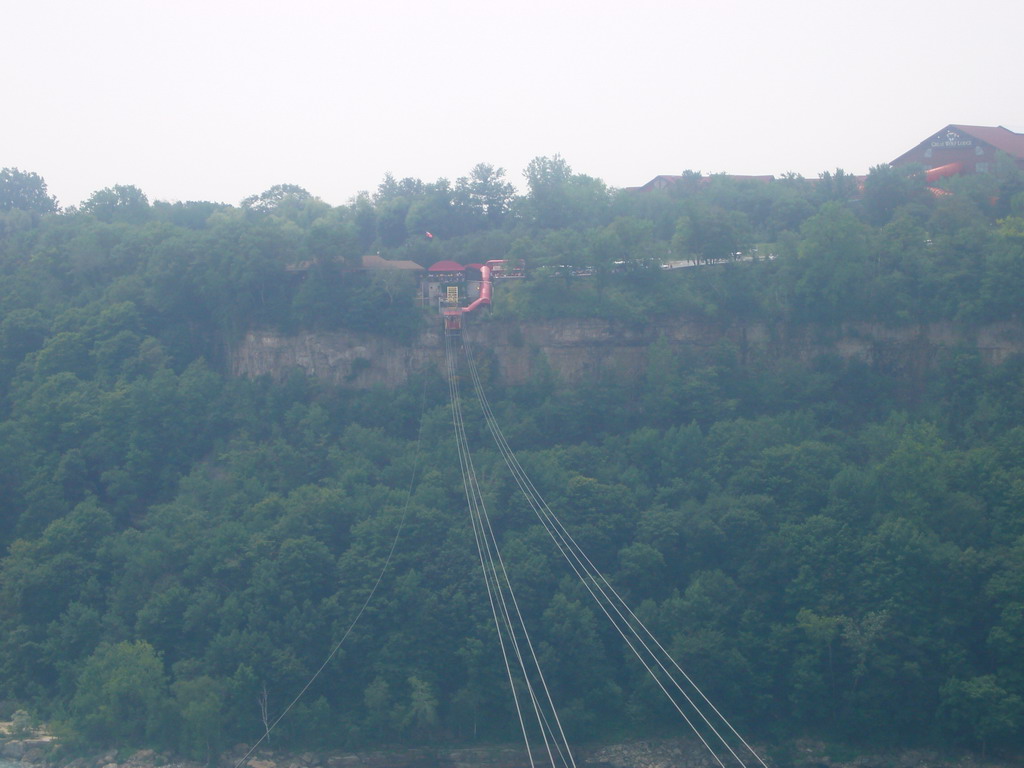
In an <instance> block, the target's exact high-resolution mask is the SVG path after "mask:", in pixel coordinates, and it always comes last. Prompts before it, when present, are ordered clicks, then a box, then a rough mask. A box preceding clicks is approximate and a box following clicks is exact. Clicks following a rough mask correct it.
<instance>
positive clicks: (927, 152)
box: [890, 124, 1024, 175]
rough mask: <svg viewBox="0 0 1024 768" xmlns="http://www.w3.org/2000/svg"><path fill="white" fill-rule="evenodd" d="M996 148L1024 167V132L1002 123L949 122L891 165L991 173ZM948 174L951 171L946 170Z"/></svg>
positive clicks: (955, 171) (956, 171)
mask: <svg viewBox="0 0 1024 768" xmlns="http://www.w3.org/2000/svg"><path fill="white" fill-rule="evenodd" d="M997 152H1005V153H1006V154H1007V155H1009V157H1010V158H1012V159H1013V160H1014V162H1016V164H1017V167H1018V168H1021V169H1024V133H1014V132H1013V131H1011V130H1010V129H1009V128H1004V127H1003V126H1001V125H1000V126H995V127H992V126H985V125H955V124H952V125H947V126H946V127H945V128H943V129H942V130H941V131H939V132H938V133H935V134H932V135H931V136H929V137H928V138H927V139H925V140H924V141H922V142H921V143H920V144H918V145H917V146H916V147H914V148H913V149H911V150H909V151H908V152H904V153H903V154H902V155H900V156H899V157H897V158H896V159H895V160H893V161H892V163H890V165H894V166H900V165H911V164H917V165H923V166H924V167H925V168H927V169H936V170H937V169H940V168H950V170H951V171H952V173H988V172H990V171H991V170H993V162H994V160H995V156H996V153H997ZM943 175H949V174H943Z"/></svg>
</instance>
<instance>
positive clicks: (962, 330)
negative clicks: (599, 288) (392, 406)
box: [230, 318, 1024, 389]
mask: <svg viewBox="0 0 1024 768" xmlns="http://www.w3.org/2000/svg"><path fill="white" fill-rule="evenodd" d="M443 333H444V332H443V330H442V329H441V328H439V327H436V325H434V324H431V325H430V326H429V327H427V328H426V329H425V330H424V331H423V332H422V333H421V334H420V335H419V336H418V337H417V338H416V339H415V340H414V341H413V342H412V343H408V344H403V343H399V342H396V341H394V340H391V339H388V338H386V337H383V336H379V335H375V334H370V333H358V332H332V333H303V334H297V335H293V336H287V335H283V334H279V333H275V332H272V331H251V332H249V333H248V334H247V335H246V336H245V338H244V339H243V340H242V341H241V343H240V344H238V345H237V346H236V347H235V349H234V350H233V352H232V354H231V361H230V363H231V370H232V373H234V374H235V375H238V376H245V377H250V378H255V377H259V376H272V377H274V378H283V377H285V376H287V375H288V373H289V372H290V371H292V370H296V369H297V370H300V371H303V372H304V373H306V374H309V375H311V376H315V377H317V378H320V379H323V380H325V381H328V382H331V383H333V384H335V385H337V386H341V387H352V388H357V389H365V388H371V387H384V388H391V387H398V386H401V385H403V384H405V383H406V382H408V381H409V379H410V378H412V377H414V376H416V375H418V374H421V373H424V372H434V371H437V372H442V371H443V370H444V346H445V344H444V336H443ZM462 333H463V335H464V337H465V338H466V340H467V341H469V342H471V343H472V344H473V348H474V349H475V350H478V352H477V354H479V356H480V358H482V359H483V360H484V361H485V364H486V365H487V366H488V371H489V375H491V376H492V377H494V379H495V380H496V381H497V382H499V383H501V384H507V385H518V384H523V383H526V382H529V381H530V380H531V379H534V378H535V377H538V376H545V375H552V376H554V377H556V378H557V379H558V380H559V381H561V382H563V383H566V384H575V383H579V382H582V381H603V380H614V381H625V382H628V381H630V380H636V379H637V378H638V377H641V376H643V375H644V373H645V372H646V370H647V367H648V364H649V361H650V360H651V349H652V347H653V346H654V345H655V344H661V345H664V346H665V347H667V348H668V349H670V350H671V351H672V352H674V353H675V354H678V355H685V356H690V358H694V359H699V358H700V357H701V356H705V355H709V354H711V353H714V354H715V355H718V356H720V355H732V356H735V358H736V359H737V361H738V362H739V363H740V364H741V365H752V366H762V367H763V366H768V367H772V366H778V365H785V364H787V363H788V364H792V363H793V362H800V363H806V362H809V361H811V360H813V359H815V358H817V357H819V356H821V355H834V356H837V357H840V358H843V359H845V360H859V361H861V362H863V363H865V364H866V365H868V366H870V367H872V368H874V369H876V370H878V371H879V372H882V373H889V374H894V375H897V376H900V377H902V378H905V379H907V380H908V381H914V380H919V379H921V378H922V377H925V376H926V375H927V373H928V371H929V370H930V369H932V368H933V367H934V366H935V365H936V364H937V363H938V362H940V361H941V360H943V359H947V358H948V357H949V356H950V355H951V354H953V353H954V352H957V351H962V350H974V351H976V352H977V354H978V355H979V357H980V359H981V360H982V361H983V362H986V363H991V364H997V363H1001V362H1003V361H1004V360H1006V359H1007V358H1009V357H1011V356H1014V355H1019V354H1021V353H1022V352H1024V326H1022V325H1021V324H1019V323H1002V324H998V325H988V326H982V327H967V326H959V325H954V324H952V323H933V324H928V325H916V326H902V327H898V328H893V327H887V326H881V325H875V324H847V325H843V326H841V327H834V328H825V327H822V326H808V325H787V324H779V325H775V326H769V325H764V324H756V323H754V324H738V323H711V322H707V321H695V320H688V319H685V318H676V319H666V320H657V321H652V322H651V323H648V324H644V325H630V324H624V323H613V322H609V321H606V320H557V321H555V320H550V321H533V322H526V321H511V320H487V319H485V320H483V321H476V322H473V323H467V325H466V327H465V329H464V330H463V331H462Z"/></svg>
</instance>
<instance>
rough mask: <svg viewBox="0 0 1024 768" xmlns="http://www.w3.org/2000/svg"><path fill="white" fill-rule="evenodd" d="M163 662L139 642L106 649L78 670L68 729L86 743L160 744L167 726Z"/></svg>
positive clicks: (121, 744)
mask: <svg viewBox="0 0 1024 768" xmlns="http://www.w3.org/2000/svg"><path fill="white" fill-rule="evenodd" d="M168 705H169V699H168V696H167V680H166V676H165V674H164V668H163V662H161V660H160V658H159V657H158V656H157V654H156V652H155V651H154V650H153V647H152V646H151V645H149V644H148V643H145V642H142V641H136V642H122V643H117V644H104V645H101V646H100V647H99V648H97V649H96V652H95V653H93V654H92V656H90V657H89V658H88V659H87V660H86V662H85V664H84V665H83V667H82V671H81V674H80V675H79V677H78V685H77V688H76V691H75V695H74V697H73V698H72V700H71V705H70V725H71V726H72V727H73V728H74V729H75V730H76V731H77V732H79V733H80V734H81V735H82V737H83V738H84V739H85V740H86V741H87V742H88V743H89V744H93V745H97V746H104V747H107V746H125V745H140V746H141V745H144V744H147V743H153V742H154V741H156V742H158V743H160V742H162V741H163V740H164V739H165V738H166V735H167V734H166V728H167V724H168V711H169V710H168Z"/></svg>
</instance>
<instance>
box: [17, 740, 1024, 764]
mask: <svg viewBox="0 0 1024 768" xmlns="http://www.w3.org/2000/svg"><path fill="white" fill-rule="evenodd" d="M47 746H48V745H47V744H44V743H42V742H40V741H39V740H38V739H22V740H7V741H6V742H5V743H4V744H3V745H2V748H0V755H2V756H3V757H5V758H7V759H9V760H16V761H20V762H23V763H25V764H26V765H31V766H34V768H206V766H215V768H236V766H238V764H239V762H240V761H241V760H242V758H243V757H244V756H245V754H246V752H247V747H245V746H243V745H239V746H237V747H235V748H234V749H232V750H229V751H228V752H225V753H224V754H222V755H220V756H218V757H217V758H216V759H213V760H211V761H210V762H209V763H207V764H205V765H204V764H203V763H201V762H195V761H189V760H184V759H181V758H179V757H175V756H173V755H167V754H161V753H159V752H155V751H153V750H139V751H136V752H133V753H131V754H128V755H125V754H124V753H123V752H118V751H115V750H109V751H107V752H104V753H102V754H97V755H92V756H89V757H78V758H75V759H70V760H67V759H58V760H51V758H49V757H48V755H47V753H46V749H45V748H46V747H47ZM755 749H756V747H755ZM760 754H761V757H762V758H763V759H764V762H765V764H766V765H767V766H768V768H1015V767H1016V766H1020V765H1022V764H1024V760H1022V757H1024V756H1017V757H1015V758H1014V757H1006V756H998V757H987V758H986V757H982V756H980V755H978V754H974V753H967V752H960V753H954V752H949V751H939V750H905V751H898V752H895V751H886V752H877V753H870V752H867V751H864V750H860V751H855V750H853V749H850V748H839V747H835V746H830V745H826V744H824V743H822V742H816V741H810V740H805V741H799V742H794V743H792V744H790V745H787V746H786V747H785V748H784V749H775V750H771V749H765V750H764V751H763V752H761V753H760ZM576 758H577V759H576V764H577V766H579V768H720V766H719V764H718V763H717V762H716V761H715V760H714V759H713V758H711V757H710V756H709V755H708V754H707V752H706V751H704V750H703V749H702V748H701V747H700V745H696V744H692V743H689V742H685V741H675V740H650V741H637V742H630V743H624V744H614V745H602V746H593V747H581V748H579V749H578V750H577V755H576ZM733 762H734V763H735V761H733ZM744 762H745V763H746V765H747V768H754V766H755V765H759V764H758V762H757V760H756V759H753V758H751V759H748V760H745V761H744ZM735 764H736V765H737V766H738V765H739V763H735ZM246 765H247V766H249V768H527V766H528V765H529V761H528V760H527V758H526V756H525V753H524V752H523V750H522V749H521V748H519V747H516V746H510V745H506V746H488V747H468V748H461V749H440V748H430V747H421V748H401V749H399V748H396V749H385V750H375V751H368V752H325V753H320V752H297V753H285V752H276V751H271V750H261V751H258V752H257V753H255V754H254V755H253V756H251V757H250V758H249V760H248V761H247V763H246ZM727 765H728V763H727Z"/></svg>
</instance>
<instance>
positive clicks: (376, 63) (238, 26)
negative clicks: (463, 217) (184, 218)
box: [0, 0, 1024, 205]
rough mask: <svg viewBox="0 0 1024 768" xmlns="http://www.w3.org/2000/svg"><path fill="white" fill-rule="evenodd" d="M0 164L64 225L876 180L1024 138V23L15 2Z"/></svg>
mask: <svg viewBox="0 0 1024 768" xmlns="http://www.w3.org/2000/svg"><path fill="white" fill-rule="evenodd" d="M2 7H3V23H4V27H5V34H4V42H3V44H2V45H0V65H2V71H3V73H4V75H3V77H2V78H0V104H2V107H3V109H2V112H0V167H10V166H13V167H18V168H21V169H22V170H26V171H35V172H36V173H39V174H40V175H41V176H43V178H44V179H45V180H46V181H47V183H48V185H49V189H50V192H51V193H52V194H54V195H56V196H57V198H58V199H59V200H60V202H61V204H63V205H74V204H77V203H79V202H80V201H81V200H83V199H85V198H86V197H88V196H89V195H90V194H91V193H92V192H93V191H95V190H97V189H102V188H103V187H108V186H112V185H114V184H134V185H136V186H138V187H140V188H141V189H142V190H143V191H144V192H145V193H146V194H147V195H148V196H149V198H150V199H151V200H157V199H159V200H216V201H223V202H229V203H237V202H239V201H240V200H241V199H242V198H244V197H246V196H248V195H251V194H256V193H259V192H262V191H264V190H265V189H267V188H268V187H270V186H273V185H274V184H279V183H290V184H299V185H301V186H303V187H305V188H306V189H308V190H309V191H310V192H311V193H313V194H314V195H317V196H319V197H321V198H323V199H324V200H326V201H327V202H329V203H331V204H334V205H340V204H342V203H345V202H347V201H348V200H349V199H350V198H351V197H352V196H353V195H355V194H356V193H357V192H359V191H360V190H370V191H372V190H374V189H375V188H376V187H377V185H378V184H379V183H380V181H381V179H382V178H383V177H384V174H385V173H386V172H389V171H390V172H391V173H393V174H394V175H395V176H396V177H399V178H401V177H404V176H414V177H417V178H420V179H423V180H424V181H433V180H435V179H437V178H439V177H446V178H449V179H451V180H452V181H454V180H455V179H456V178H458V177H459V176H464V175H466V174H467V173H468V172H469V170H470V169H471V168H472V167H473V166H474V165H475V164H477V163H480V162H487V163H491V164H493V165H496V166H500V167H503V168H505V169H506V173H507V176H508V178H509V180H510V181H512V182H513V183H514V184H516V185H517V186H519V187H520V188H522V186H523V185H522V171H523V169H524V168H525V167H526V164H527V163H528V162H529V161H530V159H531V158H533V157H536V156H538V155H553V154H556V153H558V154H561V155H562V156H563V157H564V158H565V159H566V160H567V161H568V162H569V164H570V165H571V166H572V168H573V170H575V171H577V172H580V173H586V174H589V175H591V176H597V177H599V178H601V179H603V180H604V181H605V182H606V183H608V184H609V185H611V186H614V187H623V186H633V185H637V184H642V183H644V182H645V181H647V180H649V179H650V178H651V177H653V176H656V175H658V174H661V173H680V172H682V171H683V170H686V169H691V170H699V171H703V172H705V173H709V172H727V173H750V174H763V173H771V174H780V173H784V172H787V171H795V172H798V173H802V174H804V175H805V176H810V177H815V176H817V175H818V173H820V172H821V171H823V170H827V169H829V170H830V169H835V168H843V169H844V170H846V171H848V172H851V173H865V172H867V170H868V169H869V168H870V167H871V166H873V165H877V164H879V163H883V162H887V161H889V160H892V159H893V158H895V157H897V156H898V155H900V154H902V153H903V152H904V151H906V150H907V149H910V148H911V147H913V146H914V145H916V144H918V143H919V142H921V141H923V140H924V139H926V138H927V137H928V136H929V135H930V134H931V133H934V132H935V131H937V130H939V129H940V128H943V127H944V126H945V125H947V124H949V123H966V124H974V125H1005V126H1006V127H1008V128H1011V129H1013V130H1017V131H1024V98H1022V92H1024V64H1022V59H1021V54H1020V51H1021V44H1020V31H1021V29H1022V26H1024V25H1022V22H1024V4H1017V3H1010V2H995V0H973V2H969V3H968V2H962V1H961V2H945V1H944V0H930V1H928V2H925V1H924V0H886V1H884V2H880V1H877V0H860V1H859V2H856V3H854V2H830V1H829V0H817V1H816V2H812V1H810V0H803V1H796V0H775V1H774V2H770V3H769V2H763V0H760V1H757V2H752V1H748V0H731V1H730V0H710V2H709V1H708V0H703V1H702V2H689V0H677V1H676V2H656V1H654V0H629V2H623V1H622V0H620V1H619V2H615V3H612V2H602V1H601V0H596V1H595V0H588V1H587V2H575V1H573V2H560V1H559V0H548V2H533V0H513V1H511V2H506V3H495V2H493V0H492V1H490V2H485V1H484V0H478V1H477V2H463V1H462V0H433V1H432V2H430V1H423V0H421V1H420V2H404V1H398V0H361V1H360V2H348V1H346V0H330V1H329V0H274V2H264V1H263V0H246V1H245V2H236V1H235V0H203V1H202V2H199V1H198V0H174V1H173V2H155V1H148V0H91V1H90V2H82V1H81V0H75V1H74V2H70V1H64V0H31V2H29V0H20V1H16V0H4V1H3V3H2Z"/></svg>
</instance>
